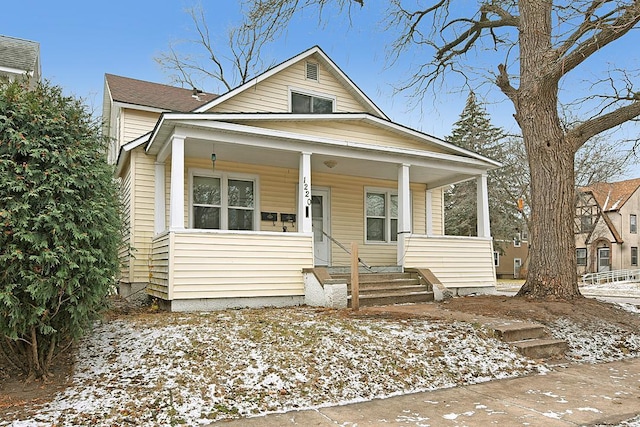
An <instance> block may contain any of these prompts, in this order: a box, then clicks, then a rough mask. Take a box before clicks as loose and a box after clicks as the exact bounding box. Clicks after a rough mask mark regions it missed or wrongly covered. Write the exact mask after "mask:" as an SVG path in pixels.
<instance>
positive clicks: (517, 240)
mask: <svg viewBox="0 0 640 427" xmlns="http://www.w3.org/2000/svg"><path fill="white" fill-rule="evenodd" d="M513 246H514V247H516V248H519V247H520V246H521V240H520V233H518V235H517V236H516V237H514V238H513Z"/></svg>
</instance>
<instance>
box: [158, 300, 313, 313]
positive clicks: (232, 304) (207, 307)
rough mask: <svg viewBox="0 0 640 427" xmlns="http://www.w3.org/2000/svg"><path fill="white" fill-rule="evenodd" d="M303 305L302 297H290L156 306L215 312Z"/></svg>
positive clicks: (179, 302)
mask: <svg viewBox="0 0 640 427" xmlns="http://www.w3.org/2000/svg"><path fill="white" fill-rule="evenodd" d="M303 304H304V296H291V297H241V298H215V299H214V298H197V299H179V300H172V301H166V300H159V301H158V305H159V307H160V308H161V309H163V310H167V311H176V312H180V311H183V312H184V311H216V310H226V309H232V308H261V307H291V306H296V305H303Z"/></svg>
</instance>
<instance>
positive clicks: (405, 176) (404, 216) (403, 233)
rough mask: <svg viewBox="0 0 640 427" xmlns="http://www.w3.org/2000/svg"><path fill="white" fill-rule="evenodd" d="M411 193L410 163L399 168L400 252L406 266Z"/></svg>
mask: <svg viewBox="0 0 640 427" xmlns="http://www.w3.org/2000/svg"><path fill="white" fill-rule="evenodd" d="M410 197H411V196H410V193H409V165H408V164H406V163H403V164H402V165H401V166H400V167H399V168H398V254H397V261H398V265H399V266H404V253H405V246H406V242H405V239H406V238H407V236H408V235H409V233H411V200H410Z"/></svg>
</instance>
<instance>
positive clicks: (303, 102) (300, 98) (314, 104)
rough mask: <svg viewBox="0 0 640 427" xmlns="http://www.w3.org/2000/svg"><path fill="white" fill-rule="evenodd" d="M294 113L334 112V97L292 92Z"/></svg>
mask: <svg viewBox="0 0 640 427" xmlns="http://www.w3.org/2000/svg"><path fill="white" fill-rule="evenodd" d="M291 112H292V113H315V114H326V113H333V99H331V98H324V97H321V96H314V95H306V94H303V93H298V92H291Z"/></svg>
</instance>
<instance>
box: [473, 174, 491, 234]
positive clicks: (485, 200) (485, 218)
mask: <svg viewBox="0 0 640 427" xmlns="http://www.w3.org/2000/svg"><path fill="white" fill-rule="evenodd" d="M476 193H477V197H478V237H491V229H490V226H489V187H488V185H487V174H482V175H478V177H477V178H476Z"/></svg>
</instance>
